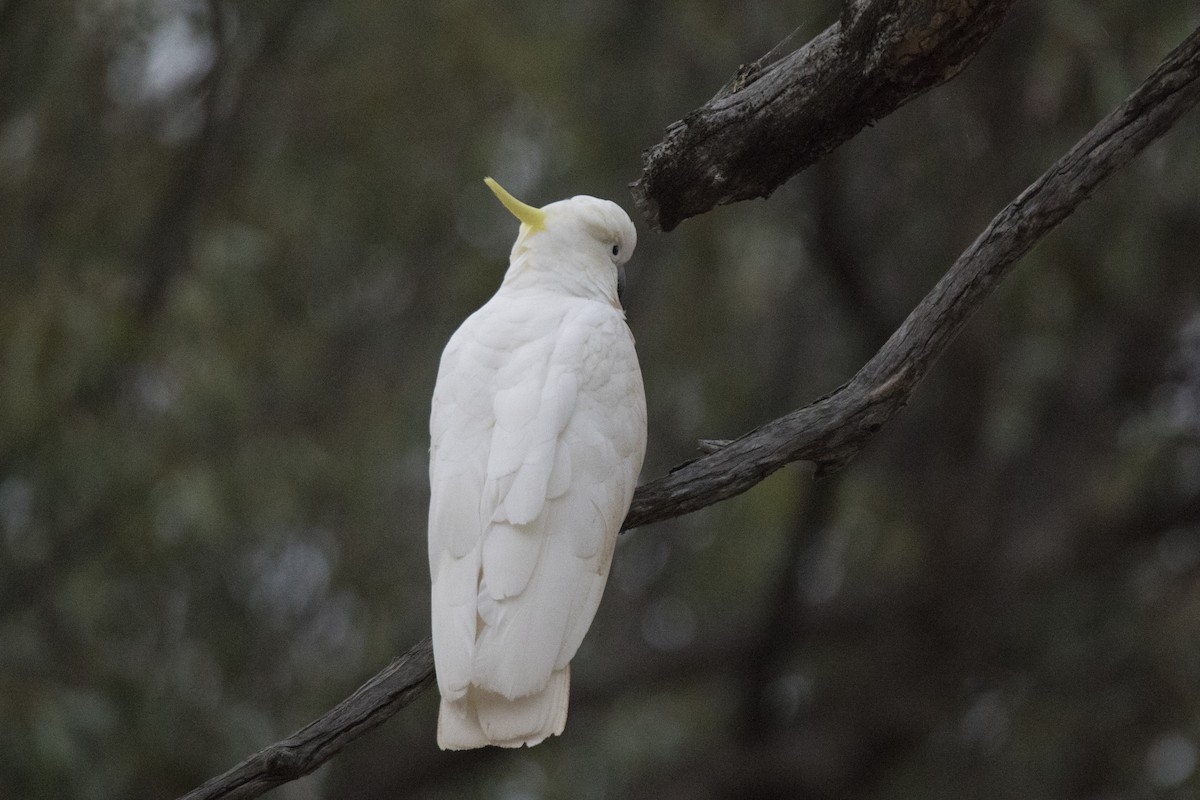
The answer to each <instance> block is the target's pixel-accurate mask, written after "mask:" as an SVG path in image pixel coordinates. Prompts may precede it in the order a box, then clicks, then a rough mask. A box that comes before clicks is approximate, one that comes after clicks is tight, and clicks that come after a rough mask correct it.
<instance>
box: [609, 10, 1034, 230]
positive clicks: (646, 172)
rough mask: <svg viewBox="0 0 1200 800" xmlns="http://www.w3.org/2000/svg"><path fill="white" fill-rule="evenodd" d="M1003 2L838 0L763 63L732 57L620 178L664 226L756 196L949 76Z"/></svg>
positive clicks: (993, 22)
mask: <svg viewBox="0 0 1200 800" xmlns="http://www.w3.org/2000/svg"><path fill="white" fill-rule="evenodd" d="M1012 4H1013V0H990V1H989V0H985V2H979V0H901V1H900V2H896V0H865V2H863V1H862V0H860V1H859V2H852V0H846V4H845V11H844V13H843V15H842V20H841V21H840V22H838V23H835V24H834V25H832V26H830V27H829V28H827V29H826V30H825V31H824V32H822V33H821V34H819V35H818V36H817V37H816V38H814V39H813V40H812V41H810V42H809V43H808V44H806V45H804V46H803V47H801V48H800V49H798V50H795V51H793V52H792V53H790V54H788V55H786V56H784V57H783V58H781V59H779V60H777V61H774V62H771V63H766V62H770V60H771V58H773V56H772V55H770V54H769V55H768V56H766V57H764V58H762V59H759V60H758V61H756V62H755V63H753V64H751V65H750V66H748V67H747V66H743V67H742V68H741V69H739V70H738V74H737V76H736V77H735V78H734V79H733V81H731V82H730V83H729V84H728V85H726V86H725V87H723V88H722V89H721V91H720V92H718V93H717V96H716V97H714V98H713V99H712V100H709V101H708V102H707V103H706V104H705V105H703V106H702V107H700V108H698V109H696V110H695V111H692V112H691V113H689V114H688V115H686V116H685V117H684V118H683V119H682V120H680V121H678V122H674V123H672V124H671V125H669V126H668V127H667V130H666V134H665V136H664V138H663V140H662V141H661V142H659V143H658V144H656V145H654V146H653V147H651V148H650V149H649V150H647V151H646V152H645V153H643V154H642V163H643V169H642V175H641V177H640V178H638V179H637V181H635V182H634V183H633V184H631V186H630V189H631V190H632V192H633V197H634V200H635V201H636V202H637V205H638V208H640V209H641V211H642V214H643V215H644V216H645V217H646V220H647V221H648V222H649V223H650V225H651V226H653V227H655V228H658V229H660V230H664V231H669V230H672V229H673V228H674V227H675V226H676V225H678V224H679V223H680V222H682V221H683V220H685V219H688V218H689V217H694V216H697V215H699V214H703V213H705V212H707V211H711V210H712V209H713V208H714V207H715V206H718V205H724V204H727V203H734V202H737V201H738V200H749V199H751V198H754V197H767V196H768V195H770V194H771V193H772V192H773V191H775V190H776V189H777V188H779V186H780V185H782V184H783V183H784V182H785V181H787V180H788V178H790V177H792V176H793V175H795V174H796V173H797V172H800V171H801V170H802V169H804V168H805V167H807V166H809V165H810V164H813V163H815V162H816V161H817V160H818V159H820V158H821V156H823V155H825V154H826V153H828V152H829V151H830V150H833V149H834V148H835V147H837V146H838V145H840V144H841V143H842V142H844V141H846V140H847V139H850V138H851V137H853V136H854V135H855V134H856V133H858V132H859V131H860V130H862V129H863V128H864V127H866V126H867V125H870V124H871V123H873V122H874V121H875V120H877V119H880V118H881V117H886V116H887V115H888V114H890V113H892V112H893V111H895V110H896V109H897V108H899V107H900V106H902V105H904V104H905V103H907V102H908V101H909V100H912V99H913V98H915V97H917V96H919V95H920V94H922V93H924V92H925V91H926V90H928V89H930V88H932V87H934V86H937V85H939V84H941V83H944V82H946V81H948V80H950V79H951V78H953V77H954V76H955V75H957V74H958V73H959V72H960V71H961V70H962V68H963V67H965V66H966V65H967V62H969V61H970V60H971V58H972V57H973V56H974V55H975V53H977V52H978V51H979V49H980V48H981V47H983V45H984V43H985V42H986V41H987V40H988V39H989V38H990V37H991V35H992V32H993V31H995V29H996V28H997V26H999V24H1000V21H1001V20H1002V19H1003V18H1004V14H1005V12H1007V11H1008V9H1009V7H1010V6H1011V5H1012ZM776 49H780V48H776ZM774 52H775V51H772V53H774Z"/></svg>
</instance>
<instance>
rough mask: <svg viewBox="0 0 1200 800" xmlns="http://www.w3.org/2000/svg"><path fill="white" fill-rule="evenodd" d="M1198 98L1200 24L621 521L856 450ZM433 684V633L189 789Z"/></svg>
mask: <svg viewBox="0 0 1200 800" xmlns="http://www.w3.org/2000/svg"><path fill="white" fill-rule="evenodd" d="M1197 100H1200V29H1197V30H1196V31H1193V32H1192V34H1191V35H1190V36H1189V37H1188V38H1187V39H1186V40H1184V42H1183V43H1182V44H1180V45H1179V47H1177V48H1175V50H1174V51H1172V52H1171V54H1170V55H1168V56H1167V57H1166V58H1165V59H1164V60H1163V62H1162V63H1161V64H1159V66H1158V68H1157V69H1155V71H1154V73H1153V74H1152V75H1150V77H1149V78H1147V79H1146V80H1145V81H1144V82H1143V83H1142V85H1141V86H1139V87H1138V88H1137V89H1136V90H1135V91H1134V92H1133V94H1131V95H1130V96H1129V97H1127V98H1126V99H1125V101H1124V102H1123V103H1121V105H1119V106H1118V107H1117V108H1116V109H1114V110H1113V111H1112V112H1111V113H1110V114H1108V116H1106V117H1105V118H1104V119H1103V120H1101V121H1100V123H1099V124H1097V125H1096V126H1095V127H1094V128H1093V129H1092V130H1091V131H1090V132H1089V133H1088V134H1087V135H1086V136H1084V137H1083V138H1082V139H1081V140H1080V141H1079V142H1078V143H1077V144H1076V145H1075V146H1074V147H1072V148H1071V150H1070V152H1068V153H1067V154H1066V155H1064V156H1063V157H1062V158H1060V159H1059V160H1058V161H1057V162H1055V164H1054V165H1053V166H1052V167H1050V169H1048V170H1047V171H1046V172H1045V174H1043V175H1042V176H1041V177H1040V178H1038V180H1037V181H1035V182H1034V183H1033V184H1032V185H1031V186H1030V187H1029V188H1028V189H1026V190H1025V191H1024V192H1022V193H1021V195H1020V196H1019V197H1017V198H1016V199H1015V200H1013V201H1012V202H1011V203H1009V204H1008V205H1007V206H1006V207H1005V208H1004V209H1003V210H1002V211H1001V212H1000V213H999V214H998V215H996V217H995V219H993V220H992V222H991V224H989V225H988V227H987V228H986V229H985V230H984V231H983V233H982V234H980V235H979V238H977V239H976V240H975V242H974V243H973V244H972V245H971V246H970V247H969V248H968V249H967V250H966V252H964V253H963V254H962V255H961V256H959V258H958V260H957V261H955V262H954V265H953V266H952V267H951V268H950V269H949V271H947V272H946V274H945V276H943V277H942V279H941V280H940V281H939V282H938V283H937V285H936V286H934V288H933V290H932V291H931V292H930V293H929V294H928V295H927V296H926V297H925V299H924V300H922V301H921V303H920V305H918V306H917V307H916V308H915V309H914V310H913V312H912V313H911V314H909V316H908V318H907V319H906V320H905V321H904V323H903V324H902V325H901V326H900V328H899V330H897V331H896V332H895V333H894V334H893V335H892V337H891V338H890V339H889V340H888V341H887V343H886V344H885V345H884V346H883V347H882V348H881V349H880V350H879V352H878V353H876V354H875V356H874V357H873V358H872V359H871V360H870V361H869V362H867V364H866V365H865V366H864V367H863V368H862V369H860V370H859V371H858V373H857V374H855V375H854V377H853V378H851V379H850V381H849V382H848V383H846V384H845V385H844V386H842V387H841V388H840V389H838V390H837V391H835V392H833V393H832V394H830V395H828V396H826V397H823V398H821V399H819V400H817V401H816V402H815V403H812V404H811V405H808V406H805V407H804V408H801V409H799V410H797V411H793V412H792V413H790V414H787V415H786V416H783V417H780V418H779V419H776V420H773V421H771V422H768V423H767V424H765V425H763V426H762V427H760V428H757V429H755V430H753V431H751V432H749V433H747V434H745V435H744V436H742V437H740V438H738V439H735V440H733V441H732V442H729V443H723V444H722V445H721V446H719V447H718V448H717V449H716V450H715V452H712V453H710V454H709V455H705V456H703V457H702V458H699V459H697V460H695V461H693V462H691V463H688V464H686V465H684V466H682V467H680V468H678V469H676V470H675V471H673V472H671V473H670V474H669V475H666V476H664V477H662V478H659V479H658V480H655V481H652V482H650V483H648V484H645V485H643V486H642V487H641V488H639V489H638V492H637V494H636V495H635V497H634V500H633V506H632V508H631V509H630V511H629V515H628V517H626V519H625V525H624V527H625V528H632V527H635V526H638V525H645V524H647V523H650V522H656V521H658V520H663V519H669V518H671V517H677V516H681V515H683V514H687V513H689V512H691V511H695V510H697V509H699V508H703V507H705V506H708V505H712V504H713V503H717V502H720V501H721V500H724V499H726V498H728V497H731V496H733V495H735V494H739V493H740V492H744V491H746V490H747V489H749V488H750V487H751V486H753V485H755V484H756V483H758V482H759V481H761V480H762V479H763V478H765V477H766V476H767V475H770V474H771V473H772V472H774V471H776V470H778V469H779V468H780V467H782V466H784V465H785V464H789V463H791V462H793V461H801V460H805V461H812V462H815V463H816V464H817V466H818V469H819V470H821V471H829V470H834V469H837V468H839V467H841V466H843V465H845V464H846V463H847V462H848V461H849V460H850V459H852V458H853V457H854V456H855V455H856V454H857V453H858V452H859V451H860V450H861V449H862V448H863V447H864V446H865V445H866V443H867V442H868V441H869V440H870V439H871V437H873V436H874V435H875V434H876V433H877V432H878V431H879V429H880V428H881V427H882V426H883V425H884V424H886V423H887V421H888V420H890V419H891V418H892V416H894V415H895V414H896V412H898V411H899V410H900V409H901V408H903V407H904V405H905V403H907V402H908V398H909V396H910V395H911V394H912V392H913V390H914V389H915V388H916V386H917V384H918V383H919V382H920V380H921V378H922V377H923V376H924V375H925V374H926V372H928V370H929V368H930V366H931V365H932V364H933V362H934V361H935V360H936V359H937V357H938V356H939V355H941V353H942V352H943V351H944V350H945V349H946V347H947V346H948V345H949V344H950V342H951V341H952V340H953V339H954V336H955V335H956V334H957V333H958V332H959V331H960V330H961V329H962V327H963V326H964V325H965V324H966V322H967V320H968V319H969V318H970V316H971V314H973V313H974V312H975V310H976V309H978V308H979V306H980V305H982V303H983V301H984V300H986V299H987V297H988V295H989V294H990V293H991V291H992V290H993V289H994V288H995V287H996V285H997V284H998V283H999V281H1000V280H1001V279H1002V278H1003V277H1004V276H1005V275H1006V274H1007V273H1008V271H1009V269H1010V268H1011V267H1012V265H1013V264H1014V263H1015V262H1016V261H1017V259H1019V258H1020V257H1021V256H1022V255H1023V254H1025V253H1026V252H1027V251H1028V250H1029V248H1030V247H1032V246H1033V245H1034V243H1036V242H1037V241H1038V239H1040V238H1041V237H1042V236H1044V235H1045V234H1046V233H1048V232H1049V231H1050V230H1052V229H1053V228H1054V227H1055V226H1057V225H1058V224H1059V223H1060V222H1062V221H1063V220H1064V219H1066V218H1067V216H1069V215H1070V214H1071V213H1072V212H1073V211H1074V210H1075V209H1076V208H1077V207H1078V206H1079V204H1080V203H1082V202H1083V201H1084V199H1086V198H1087V197H1088V196H1089V195H1090V194H1091V193H1092V192H1093V191H1095V189H1096V188H1097V187H1098V186H1099V185H1100V184H1101V183H1103V182H1104V180H1105V179H1107V178H1108V177H1109V176H1111V175H1112V174H1113V173H1114V172H1115V171H1116V170H1117V169H1119V168H1120V167H1122V166H1123V165H1125V164H1126V163H1128V162H1129V161H1130V160H1131V159H1132V158H1133V157H1134V156H1135V155H1137V154H1138V153H1139V152H1141V151H1142V150H1143V149H1144V148H1145V147H1146V145H1148V144H1149V143H1150V142H1152V141H1154V139H1156V138H1157V137H1158V136H1160V135H1161V134H1162V133H1163V132H1165V131H1166V130H1167V129H1169V128H1170V127H1171V126H1172V125H1173V124H1175V122H1176V121H1177V120H1178V119H1179V118H1180V117H1181V116H1182V115H1183V114H1184V113H1185V112H1186V111H1187V110H1188V109H1190V108H1191V107H1192V106H1194V105H1195V104H1196V102H1197ZM432 684H433V655H432V649H431V646H430V642H429V640H428V639H425V640H423V641H422V642H420V643H419V644H417V645H416V646H415V647H413V648H412V649H411V650H409V651H408V652H407V653H406V654H405V655H403V656H402V657H400V658H399V659H397V660H396V661H394V662H392V664H391V665H389V666H388V667H387V668H386V669H385V670H383V671H382V672H380V673H379V674H378V675H376V676H375V677H374V678H372V679H371V680H370V681H368V682H367V683H366V684H365V685H363V686H362V687H361V688H360V689H359V690H358V691H356V692H355V693H354V694H353V695H351V696H350V697H349V698H347V699H346V700H344V701H342V702H341V703H339V704H338V705H337V707H336V708H334V709H333V710H332V711H330V712H328V713H327V714H325V715H324V716H323V717H321V718H320V719H318V720H317V721H315V722H313V723H312V724H310V725H309V726H307V727H306V728H304V729H303V730H301V731H299V732H297V733H296V734H294V735H293V736H291V737H289V738H288V739H285V740H284V741H282V742H278V743H276V744H273V745H271V746H269V747H267V748H265V749H264V750H262V751H260V752H259V753H257V754H255V755H253V756H251V757H250V758H248V759H246V760H245V761H244V762H242V763H241V764H239V765H238V766H236V767H234V768H233V769H231V770H229V771H228V772H226V773H225V774H223V775H220V776H218V777H216V778H213V779H212V780H210V781H208V782H207V783H205V784H204V785H203V786H201V787H199V788H198V789H196V790H194V791H192V792H190V793H189V794H187V795H186V796H185V800H217V799H218V798H220V799H221V800H233V798H238V799H239V800H246V799H247V798H253V797H258V796H259V795H261V794H263V793H264V792H266V791H268V790H270V789H271V788H274V787H276V786H279V785H280V784H283V783H286V782H288V781H291V780H294V779H296V778H299V777H301V776H303V775H306V774H308V773H309V772H312V771H313V770H314V769H316V768H317V767H318V766H320V765H321V764H323V763H324V762H325V761H327V760H328V759H329V758H331V757H332V756H333V755H334V754H335V753H337V752H338V751H339V750H340V749H341V748H342V747H343V746H345V745H346V744H347V743H349V742H350V741H352V740H354V739H356V738H358V737H359V736H361V735H362V734H364V733H366V732H367V731H369V730H371V729H372V728H374V727H375V726H377V725H379V724H380V723H382V722H383V721H384V720H386V719H387V718H388V717H390V716H391V715H392V714H394V713H396V712H397V711H399V710H400V709H401V708H403V707H404V706H405V705H407V704H408V703H409V702H411V701H412V699H413V698H414V697H416V696H417V695H418V694H420V693H421V692H422V691H424V690H425V689H427V688H429V687H430V686H431V685H432Z"/></svg>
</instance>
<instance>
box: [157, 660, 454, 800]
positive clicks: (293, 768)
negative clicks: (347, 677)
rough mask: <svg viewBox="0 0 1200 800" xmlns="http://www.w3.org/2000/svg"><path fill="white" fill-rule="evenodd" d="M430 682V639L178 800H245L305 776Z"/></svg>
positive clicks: (401, 705) (431, 673)
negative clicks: (315, 717) (305, 723)
mask: <svg viewBox="0 0 1200 800" xmlns="http://www.w3.org/2000/svg"><path fill="white" fill-rule="evenodd" d="M431 685H433V643H432V642H430V640H429V639H422V640H421V641H420V642H418V643H417V644H416V645H415V646H414V647H413V648H412V649H411V650H409V651H408V652H407V653H405V654H404V655H402V656H400V657H399V658H397V659H395V660H394V661H392V663H391V664H389V665H388V666H387V667H386V668H385V669H384V670H383V671H382V672H380V673H378V674H377V675H376V676H375V677H373V678H371V680H369V681H367V682H366V683H364V684H363V685H362V686H360V687H359V688H358V690H357V691H356V692H355V693H354V694H352V695H350V696H349V697H347V698H346V699H345V700H343V701H342V702H340V703H338V704H337V705H336V706H334V707H333V709H332V710H330V711H328V712H326V714H325V715H324V716H322V717H321V718H320V719H318V720H317V721H316V722H313V723H311V724H309V725H308V726H307V727H305V728H302V729H300V730H299V731H297V732H296V733H294V734H292V735H291V736H289V737H288V738H287V739H284V740H283V741H282V742H276V743H275V744H273V745H271V746H270V747H266V748H263V749H262V750H260V751H258V752H257V753H255V754H254V755H252V756H250V758H248V759H246V760H245V761H243V762H242V763H241V764H238V765H237V766H236V767H234V768H233V769H231V770H229V771H228V772H226V773H224V774H223V775H218V776H217V777H215V778H212V779H211V780H209V781H206V782H205V783H204V785H202V786H200V787H198V788H196V789H193V790H192V791H190V792H188V793H187V794H186V795H184V796H183V797H182V798H181V800H202V799H203V800H213V799H214V798H218V797H219V798H222V799H223V800H248V799H249V798H252V797H258V796H259V795H262V794H264V793H266V792H269V791H270V790H271V789H274V788H275V787H276V786H279V785H281V784H284V783H288V782H289V781H294V780H296V779H297V778H301V777H304V776H305V775H307V774H308V773H310V772H312V771H313V770H315V769H316V768H317V767H319V766H321V765H322V764H324V763H325V762H326V761H328V760H329V759H330V758H332V757H333V756H334V755H335V754H336V753H337V752H338V751H339V750H341V749H342V748H343V747H345V746H346V745H347V744H349V743H350V742H352V741H354V740H355V739H357V738H358V737H359V736H362V735H363V734H364V733H366V732H367V731H369V730H372V729H374V728H375V727H377V726H378V725H379V724H380V723H382V722H383V721H384V720H386V719H388V718H389V717H391V716H392V715H393V714H395V713H396V712H397V711H399V710H400V709H402V708H404V707H405V706H406V705H408V704H409V703H411V702H412V700H413V698H415V697H416V696H417V695H419V694H420V693H421V692H423V691H425V690H426V689H428V688H429V687H430V686H431Z"/></svg>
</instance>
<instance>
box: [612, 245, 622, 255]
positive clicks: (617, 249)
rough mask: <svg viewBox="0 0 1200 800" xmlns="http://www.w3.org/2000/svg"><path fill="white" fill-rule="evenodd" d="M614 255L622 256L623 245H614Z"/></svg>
mask: <svg viewBox="0 0 1200 800" xmlns="http://www.w3.org/2000/svg"><path fill="white" fill-rule="evenodd" d="M612 253H613V255H614V256H616V255H620V254H621V245H619V244H614V245H613V251H612Z"/></svg>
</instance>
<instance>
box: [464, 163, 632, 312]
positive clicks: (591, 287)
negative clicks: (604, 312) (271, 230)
mask: <svg viewBox="0 0 1200 800" xmlns="http://www.w3.org/2000/svg"><path fill="white" fill-rule="evenodd" d="M484 182H485V183H486V184H487V185H488V188H489V189H491V190H492V191H493V192H494V193H495V195H496V197H498V198H500V202H501V203H503V204H504V207H505V208H507V209H508V210H509V211H510V212H512V214H513V216H515V217H516V218H517V219H519V220H520V221H521V229H520V232H519V233H518V234H517V241H516V243H514V244H513V249H512V254H511V256H510V264H511V266H510V267H509V272H508V275H506V276H505V283H506V284H507V283H509V282H510V281H511V282H514V283H517V282H524V283H528V282H529V281H530V280H537V281H538V282H539V283H541V284H547V283H549V284H555V285H559V286H561V287H562V288H564V289H566V290H567V291H569V292H570V293H571V294H577V295H581V296H593V295H595V294H597V293H598V294H600V295H602V296H603V297H604V298H605V299H608V300H610V301H611V302H613V304H614V305H617V304H619V296H620V291H621V290H622V289H623V288H624V283H625V280H624V279H625V262H626V261H628V260H629V257H630V256H631V255H633V249H634V247H636V246H637V229H636V228H634V227H633V222H632V221H631V220H630V219H629V215H628V214H626V213H625V212H624V211H623V210H622V209H621V207H620V206H618V205H617V204H616V203H614V202H612V201H611V200H601V199H599V198H596V197H590V196H588V195H577V196H575V197H571V198H568V199H566V200H559V201H558V202H555V203H550V204H549V205H545V206H542V207H541V208H534V207H533V206H531V205H527V204H525V203H522V202H521V201H520V200H518V199H517V198H515V197H513V196H512V195H511V194H509V193H508V192H507V191H505V189H504V187H503V186H501V185H500V184H498V183H496V181H494V180H492V179H491V178H484ZM524 276H529V277H528V278H525V277H524Z"/></svg>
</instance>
